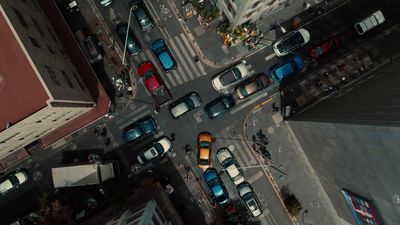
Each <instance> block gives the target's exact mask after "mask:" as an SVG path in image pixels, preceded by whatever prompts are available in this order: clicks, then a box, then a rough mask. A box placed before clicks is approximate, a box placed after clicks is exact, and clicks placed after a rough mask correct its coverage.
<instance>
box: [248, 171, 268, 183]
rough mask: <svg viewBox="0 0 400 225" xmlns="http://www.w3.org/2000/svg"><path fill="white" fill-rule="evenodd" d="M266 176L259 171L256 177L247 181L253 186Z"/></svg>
mask: <svg viewBox="0 0 400 225" xmlns="http://www.w3.org/2000/svg"><path fill="white" fill-rule="evenodd" d="M263 176H264V173H263V172H262V171H261V170H259V171H258V172H257V173H256V174H254V176H252V177H250V178H249V179H246V180H247V182H249V184H252V183H254V182H256V181H257V180H258V179H260V178H261V177H263Z"/></svg>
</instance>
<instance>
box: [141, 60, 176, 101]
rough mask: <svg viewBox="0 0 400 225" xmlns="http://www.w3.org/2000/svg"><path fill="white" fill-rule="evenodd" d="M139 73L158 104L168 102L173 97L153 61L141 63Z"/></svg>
mask: <svg viewBox="0 0 400 225" xmlns="http://www.w3.org/2000/svg"><path fill="white" fill-rule="evenodd" d="M137 73H138V75H139V77H140V78H141V79H142V80H143V82H144V85H145V86H146V89H147V91H148V92H149V93H150V94H151V95H152V97H153V99H154V102H155V104H156V106H159V107H161V106H163V105H166V104H168V103H169V102H170V101H171V100H172V98H171V94H170V93H169V91H168V89H167V87H166V86H165V85H164V82H163V81H162V80H161V77H160V76H159V75H158V74H157V70H156V68H155V67H154V65H153V63H151V62H150V61H146V62H144V63H142V64H140V65H139V67H138V70H137Z"/></svg>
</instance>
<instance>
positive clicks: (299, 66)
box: [269, 55, 304, 82]
mask: <svg viewBox="0 0 400 225" xmlns="http://www.w3.org/2000/svg"><path fill="white" fill-rule="evenodd" d="M303 69H304V62H303V60H302V59H301V57H300V56H298V55H295V56H293V57H292V58H290V59H288V60H286V61H284V62H281V63H278V64H275V65H274V66H272V67H271V68H270V69H269V74H270V75H271V77H272V78H273V79H274V80H276V81H279V82H280V81H281V80H282V79H283V78H285V77H287V76H294V75H296V74H298V73H300V72H301V71H302V70H303Z"/></svg>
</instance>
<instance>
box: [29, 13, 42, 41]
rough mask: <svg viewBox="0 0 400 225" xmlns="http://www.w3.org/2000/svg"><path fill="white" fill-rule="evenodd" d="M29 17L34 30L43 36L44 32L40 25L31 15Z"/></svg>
mask: <svg viewBox="0 0 400 225" xmlns="http://www.w3.org/2000/svg"><path fill="white" fill-rule="evenodd" d="M31 19H32V22H33V24H34V25H35V27H36V30H37V31H38V32H39V33H40V35H42V36H43V37H44V32H43V30H42V28H41V27H40V25H39V24H38V22H37V21H36V20H35V19H34V18H33V17H31Z"/></svg>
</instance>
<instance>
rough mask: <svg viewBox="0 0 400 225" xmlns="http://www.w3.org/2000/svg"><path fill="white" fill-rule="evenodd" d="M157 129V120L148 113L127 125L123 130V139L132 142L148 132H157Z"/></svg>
mask: <svg viewBox="0 0 400 225" xmlns="http://www.w3.org/2000/svg"><path fill="white" fill-rule="evenodd" d="M157 131H158V126H157V123H156V121H155V120H154V118H153V117H152V116H150V115H148V116H145V117H143V118H141V119H139V120H137V121H136V122H134V123H132V124H131V125H129V126H127V127H126V128H125V129H124V130H123V134H122V139H124V141H126V142H130V141H134V140H136V139H138V138H140V137H142V136H144V135H147V134H155V133H157Z"/></svg>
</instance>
